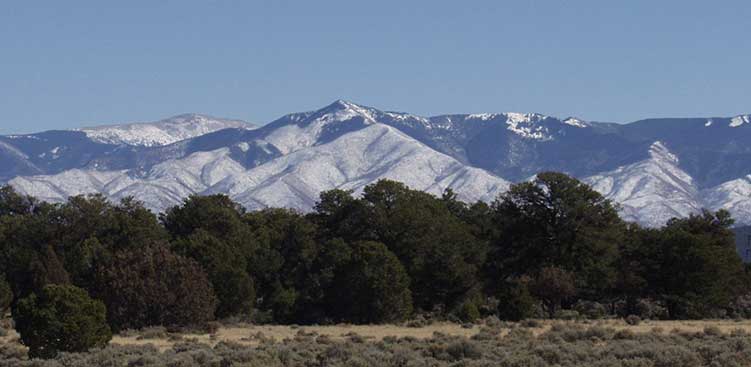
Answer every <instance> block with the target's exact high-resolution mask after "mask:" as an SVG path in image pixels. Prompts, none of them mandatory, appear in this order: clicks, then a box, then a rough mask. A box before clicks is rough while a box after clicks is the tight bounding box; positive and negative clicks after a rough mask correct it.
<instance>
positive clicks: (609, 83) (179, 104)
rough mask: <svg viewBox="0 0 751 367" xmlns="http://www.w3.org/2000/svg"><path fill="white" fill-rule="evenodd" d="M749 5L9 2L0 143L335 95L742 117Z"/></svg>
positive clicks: (383, 103) (606, 114) (621, 114)
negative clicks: (22, 135) (4, 138)
mask: <svg viewBox="0 0 751 367" xmlns="http://www.w3.org/2000/svg"><path fill="white" fill-rule="evenodd" d="M749 24H751V2H749V1H745V0H744V1H716V2H709V1H619V2H616V1H601V0H600V1H562V0H558V1H522V0H519V1H469V0H467V1H461V2H460V1H405V0H402V1H367V2H366V1H352V0H351V1H326V0H322V1H281V0H274V1H188V0H181V1H155V0H151V1H134V0H129V1H119V2H115V1H74V0H71V1H32V0H30V1H21V0H18V1H7V2H3V5H2V10H1V11H0V46H1V47H0V116H2V117H0V119H1V120H0V134H7V133H18V132H33V131H40V130H45V129H62V128H72V127H80V126H84V125H91V124H100V123H115V122H124V121H151V120H156V119H159V118H162V117H168V116H171V115H175V114H179V113H183V112H200V113H207V114H211V115H216V116H223V117H235V118H241V119H245V120H249V121H254V122H261V123H263V122H268V121H270V120H273V119H275V118H277V117H279V116H280V115H282V114H285V113H288V112H294V111H304V110H309V109H315V108H318V107H321V106H324V105H326V104H328V103H330V102H331V101H333V100H335V99H339V98H342V99H348V100H352V101H354V102H358V103H361V104H366V105H370V106H373V107H377V108H382V109H387V110H397V111H407V112H413V113H418V114H425V115H431V114H441V113H465V112H466V113H470V112H503V111H518V112H540V113H545V114H549V115H553V116H560V117H566V116H577V117H581V118H584V119H587V120H596V121H613V122H627V121H633V120H637V119H640V118H646V117H665V116H675V117H682V116H731V115H737V114H740V113H749V112H751V98H749V97H750V96H751V89H750V88H749V87H750V86H751V28H749Z"/></svg>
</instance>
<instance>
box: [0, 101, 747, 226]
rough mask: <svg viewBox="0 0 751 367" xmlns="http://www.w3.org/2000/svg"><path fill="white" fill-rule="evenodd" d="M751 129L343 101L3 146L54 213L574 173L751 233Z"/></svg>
mask: <svg viewBox="0 0 751 367" xmlns="http://www.w3.org/2000/svg"><path fill="white" fill-rule="evenodd" d="M748 142H751V116H749V115H740V116H735V117H716V118H672V119H648V120H641V121H636V122H632V123H626V124H615V123H603V122H594V121H585V120H583V119H579V118H574V117H568V118H556V117H551V116H545V115H541V114H535V113H497V114H490V113H483V114H455V115H440V116H432V117H424V116H418V115H413V114H408V113H402V112H390V111H382V110H378V109H375V108H371V107H366V106H362V105H358V104H355V103H352V102H348V101H342V100H339V101H336V102H334V103H332V104H330V105H328V106H326V107H323V108H321V109H319V110H316V111H309V112H302V113H292V114H289V115H286V116H283V117H282V118H280V119H277V120H275V121H272V122H270V123H268V124H265V125H263V126H258V125H254V124H250V123H246V122H243V121H240V120H230V119H219V118H214V117H210V116H205V115H197V114H186V115H180V116H175V117H172V118H168V119H165V120H161V121H157V122H153V123H137V124H119V125H109V126H98V127H92V128H83V129H77V130H60V131H46V132H42V133H37V134H26V135H8V136H0V182H1V183H7V184H10V185H12V186H13V187H15V188H16V189H17V190H18V191H20V192H22V193H25V194H29V195H33V196H35V197H38V198H40V199H42V200H48V201H62V200H65V199H66V198H67V197H68V196H71V195H78V194H85V193H102V194H104V195H105V196H107V197H109V198H111V199H113V200H119V199H121V198H124V197H127V196H133V197H135V198H137V199H138V200H141V201H143V202H144V203H145V204H146V205H147V206H148V207H149V208H151V209H153V210H155V211H161V210H164V209H166V208H168V207H169V206H172V205H175V204H178V203H180V201H181V200H182V199H183V198H185V197H186V196H188V195H191V194H211V193H224V194H227V195H229V196H230V197H232V198H233V199H234V200H236V201H238V202H239V203H241V204H243V205H244V206H246V207H247V208H249V209H257V208H262V207H267V206H284V207H291V208H297V209H300V210H309V209H310V208H311V207H312V206H313V205H314V203H315V201H316V200H317V198H318V194H319V193H320V192H321V191H323V190H328V189H332V188H341V189H350V190H354V191H355V192H357V191H359V190H361V189H362V188H363V187H364V186H366V185H368V184H370V183H373V182H375V181H377V180H379V179H382V178H389V179H395V180H398V181H402V182H404V183H405V184H407V185H409V186H410V187H412V188H415V189H419V190H424V191H427V192H431V193H434V194H440V193H441V192H442V191H443V190H444V189H446V188H452V189H453V190H454V191H455V192H456V193H457V194H458V195H459V198H460V199H463V200H466V201H476V200H484V201H492V200H493V199H494V198H495V197H497V196H498V195H499V194H500V193H502V192H504V191H505V190H507V189H508V187H509V186H510V185H511V184H512V183H514V182H520V181H524V180H528V179H530V178H533V177H534V175H535V174H537V173H539V172H542V171H560V172H564V173H567V174H570V175H573V176H575V177H577V178H579V179H581V180H583V181H584V182H587V183H588V184H590V185H592V186H593V187H594V188H595V189H596V190H597V191H599V192H601V193H602V194H603V195H605V196H606V197H608V198H610V199H613V200H614V201H616V202H618V203H619V204H620V206H621V214H622V216H623V217H624V218H625V219H628V220H632V221H637V222H640V223H642V224H645V225H648V226H660V225H662V224H664V223H665V221H666V220H667V219H669V218H671V217H683V216H687V215H688V214H690V213H692V212H696V211H698V210H700V209H701V208H708V209H712V210H716V209H721V208H724V209H727V210H729V211H730V212H731V213H732V214H733V216H734V217H735V218H736V221H737V223H739V224H751V145H749V144H748Z"/></svg>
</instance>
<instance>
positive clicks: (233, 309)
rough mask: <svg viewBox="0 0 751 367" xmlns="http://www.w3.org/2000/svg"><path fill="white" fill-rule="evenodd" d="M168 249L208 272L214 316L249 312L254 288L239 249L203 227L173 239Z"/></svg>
mask: <svg viewBox="0 0 751 367" xmlns="http://www.w3.org/2000/svg"><path fill="white" fill-rule="evenodd" d="M172 248H173V250H174V251H175V253H177V254H179V255H182V256H185V257H188V258H191V259H193V260H195V261H197V262H198V263H199V264H200V265H201V266H202V267H203V269H204V270H205V271H206V273H207V274H208V277H209V280H210V281H211V284H212V286H213V288H214V292H215V293H216V296H217V299H218V301H219V303H218V305H217V309H216V316H217V317H219V318H224V317H228V316H232V315H241V314H243V315H247V314H249V313H250V311H251V309H252V307H253V303H254V302H255V289H254V287H253V280H252V279H251V278H250V276H249V275H248V273H247V271H246V269H247V260H246V257H245V254H243V253H242V251H241V249H239V248H237V247H234V246H232V245H231V244H228V243H226V242H225V241H222V240H220V239H218V238H216V237H214V236H213V235H211V234H210V233H208V232H207V231H205V230H203V229H198V230H197V231H195V232H193V233H192V234H191V235H189V236H187V237H184V238H182V239H178V240H176V241H175V242H174V244H173V245H172Z"/></svg>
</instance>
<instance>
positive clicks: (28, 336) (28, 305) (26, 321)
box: [13, 285, 112, 358]
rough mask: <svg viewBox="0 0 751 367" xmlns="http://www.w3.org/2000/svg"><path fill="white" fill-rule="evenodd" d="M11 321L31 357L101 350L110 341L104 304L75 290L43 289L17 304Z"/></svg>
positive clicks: (64, 286) (57, 286) (61, 288)
mask: <svg viewBox="0 0 751 367" xmlns="http://www.w3.org/2000/svg"><path fill="white" fill-rule="evenodd" d="M13 319H14V321H15V323H16V330H17V331H18V332H19V334H21V340H22V342H23V344H24V345H26V346H27V347H29V356H31V357H41V358H52V357H55V356H56V355H57V353H58V352H60V351H65V352H84V351H87V350H88V349H90V348H94V347H104V346H105V345H107V343H108V342H109V340H110V339H111V338H112V333H111V331H110V328H109V326H107V322H106V321H107V311H106V309H105V307H104V304H102V302H100V301H98V300H93V299H91V298H90V297H89V295H88V294H87V293H86V291H84V290H83V289H80V288H77V287H74V286H66V285H47V286H45V287H44V288H43V289H42V290H41V291H40V292H39V294H32V295H31V296H29V297H26V298H24V299H22V300H20V301H19V302H18V307H17V309H16V312H14V314H13Z"/></svg>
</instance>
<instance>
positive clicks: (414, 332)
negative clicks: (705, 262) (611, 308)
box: [0, 319, 751, 351]
mask: <svg viewBox="0 0 751 367" xmlns="http://www.w3.org/2000/svg"><path fill="white" fill-rule="evenodd" d="M537 324H538V325H537V326H535V327H524V326H522V325H521V324H519V323H508V324H505V325H504V326H503V327H502V328H501V329H502V330H501V335H505V334H507V333H508V332H509V331H510V330H512V329H516V328H526V329H528V330H529V331H531V332H532V333H533V334H535V335H540V334H542V333H544V332H546V331H548V330H550V328H551V327H552V325H554V324H564V325H566V324H576V325H581V326H600V327H608V328H613V329H615V330H630V331H632V332H634V333H647V332H651V331H653V330H654V329H658V330H662V331H663V332H665V333H668V332H671V331H673V330H679V331H682V332H701V331H703V330H704V329H705V328H707V327H716V328H718V329H719V330H720V331H722V332H723V333H730V332H731V331H733V330H738V329H741V330H745V331H746V332H748V333H751V320H742V321H733V320H696V321H693V320H692V321H648V320H647V321H642V322H641V323H640V324H639V325H628V324H626V323H625V322H624V321H623V320H620V319H609V320H590V321H560V320H540V321H539V322H538V323H537ZM482 327H483V325H474V326H472V327H471V328H467V327H465V326H462V325H459V324H453V323H435V324H432V325H427V326H423V327H419V328H414V327H407V326H403V325H332V326H286V325H284V326H283V325H236V326H229V327H222V328H220V329H219V330H218V331H217V332H216V333H215V334H180V335H173V337H172V338H169V337H167V338H164V337H162V338H141V337H140V336H141V333H140V332H135V333H133V334H132V335H128V336H123V335H115V336H114V337H113V338H112V342H111V343H112V344H119V345H128V346H131V345H133V346H138V345H153V346H154V347H156V348H158V349H159V350H162V351H164V350H167V349H169V348H171V347H172V346H174V345H175V343H177V342H179V341H184V340H193V341H197V342H199V343H203V344H207V345H211V346H213V345H216V344H217V343H219V342H234V343H239V344H244V345H256V344H258V343H259V342H260V341H261V340H270V341H278V342H281V341H283V340H285V339H290V340H291V339H295V338H296V337H299V336H309V337H317V336H326V337H328V338H330V339H332V340H335V341H337V340H338V341H341V340H346V339H349V338H351V337H353V336H356V337H360V338H362V339H364V340H372V341H379V340H383V339H384V338H385V337H390V336H394V337H399V338H403V337H412V338H415V339H429V338H431V337H433V336H434V335H435V334H436V333H438V334H443V335H448V336H462V337H467V338H470V337H472V336H473V335H475V334H477V333H478V332H479V331H480V330H481V329H482ZM6 343H18V334H17V333H16V332H15V331H13V330H9V331H8V333H7V335H6V336H4V337H0V344H6Z"/></svg>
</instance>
